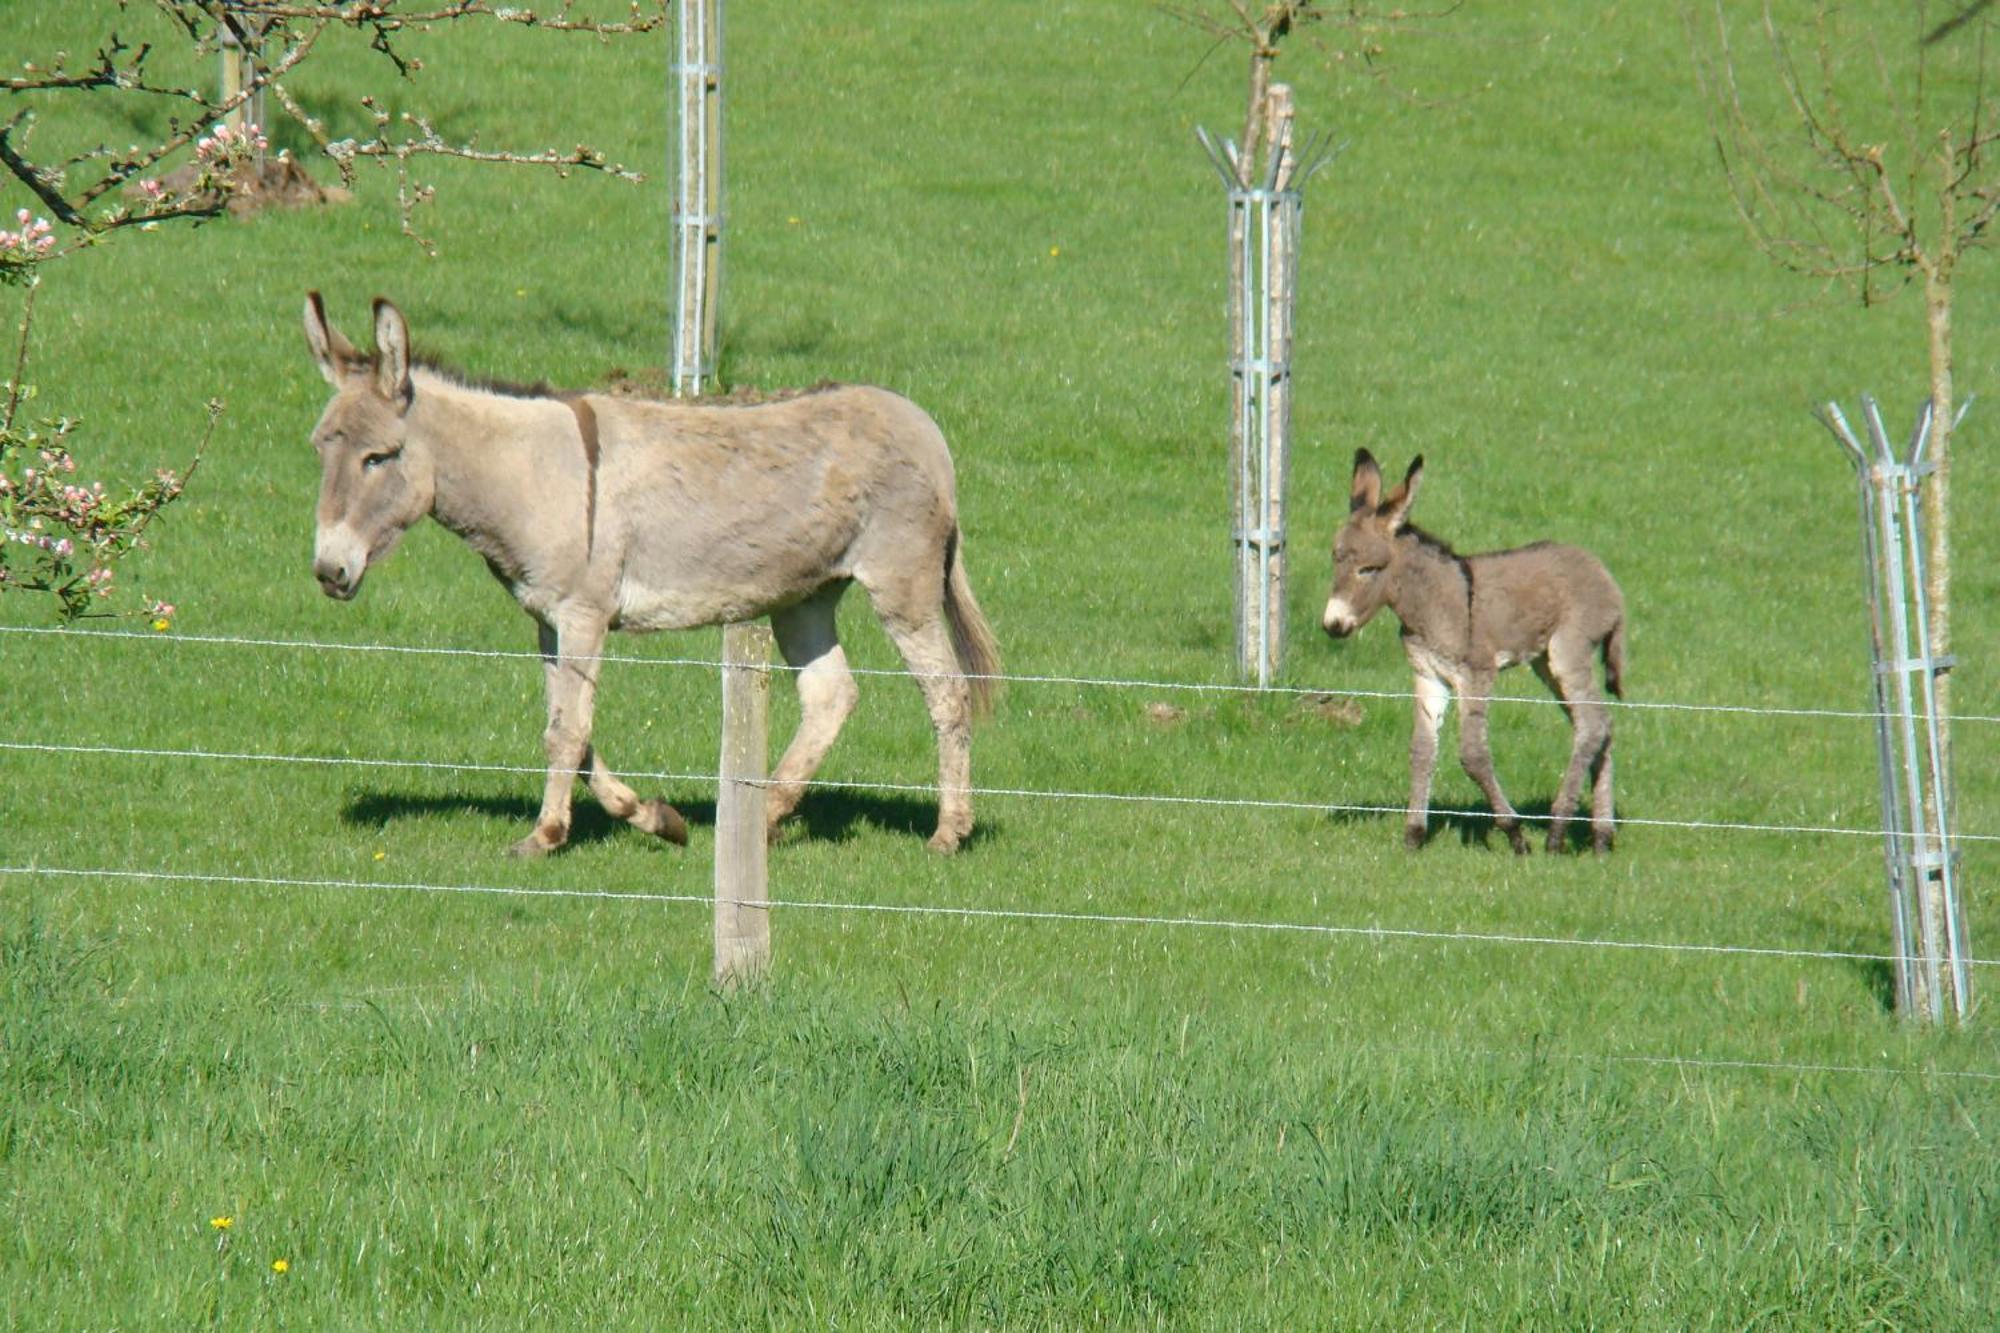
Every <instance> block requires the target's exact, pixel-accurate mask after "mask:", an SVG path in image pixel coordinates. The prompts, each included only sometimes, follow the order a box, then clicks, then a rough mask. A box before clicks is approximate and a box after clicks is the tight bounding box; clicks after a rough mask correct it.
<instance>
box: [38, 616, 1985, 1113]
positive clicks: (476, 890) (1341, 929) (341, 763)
mask: <svg viewBox="0 0 2000 1333" xmlns="http://www.w3.org/2000/svg"><path fill="white" fill-rule="evenodd" d="M0 634H22V635H55V636H61V637H63V638H65V639H66V640H68V641H71V642H81V641H85V640H113V641H130V640H143V641H145V642H146V643H148V644H156V645H188V646H216V647H228V648H239V649H243V648H247V649H263V650H277V651H309V652H345V653H370V654H408V655H417V656H427V657H430V656H446V657H456V658H472V659H499V660H526V661H540V660H541V655H540V654H538V653H532V652H514V651H506V650H489V649H471V648H460V647H449V646H418V645H404V644H384V643H344V642H337V641H316V640H300V639H282V638H252V637H244V636H227V635H163V634H146V633H141V632H132V631H102V630H99V631H90V632H84V633H80V632H78V631H74V630H62V629H47V628H40V627H21V626H0ZM599 660H601V661H605V662H620V663H632V664H639V665H648V666H674V667H692V668H704V669H717V668H720V667H721V666H722V665H723V664H722V663H721V662H718V661H714V660H710V659H706V658H698V657H671V658H656V657H639V656H620V655H610V654H607V655H605V656H604V657H602V658H601V659H599ZM773 669H774V670H783V669H784V668H782V667H774V668H773ZM856 672H857V674H863V675H905V674H908V673H906V672H903V671H900V670H868V669H856ZM994 679H996V680H999V681H1003V682H1006V683H1008V684H1023V685H1034V686H1073V687H1090V688H1108V689H1140V690H1155V691H1174V690H1180V691H1192V692H1200V693H1216V694H1244V693H1258V692H1261V693H1267V694H1268V693H1278V694H1286V695H1301V696H1313V697H1326V696H1333V697H1349V698H1372V699H1407V698H1410V697H1411V695H1410V694H1408V693H1406V692H1393V691H1349V690H1317V689H1302V688H1291V689H1282V690H1276V691H1257V690H1255V688H1254V687H1248V686H1239V685H1228V684H1215V683H1203V682H1180V681H1161V680H1127V679H1118V678H1113V677H1101V676H1062V675H1001V676H996V677H994ZM1503 698H1504V699H1506V701H1508V702H1528V703H1556V702H1557V701H1555V700H1553V699H1537V698H1533V697H1520V698H1515V697H1511V696H1503ZM1622 706H1624V707H1627V708H1646V709H1654V710H1663V711H1675V712H1686V713H1715V714H1736V715H1744V714H1749V715H1760V716H1774V717H1791V718H1827V719H1844V720H1873V719H1874V718H1875V717H1876V714H1874V713H1872V712H1867V711H1858V710H1842V709H1824V708H1798V707H1764V706H1757V705H1737V704H1702V703H1661V702H1630V701H1628V702H1624V703H1623V704H1622ZM1960 720H1962V721H1972V722H1992V721H2000V718H1990V717H1983V716H1974V717H1970V718H1963V719H1960ZM0 752H12V753H41V754H49V755H61V756H72V757H86V756H96V757H106V758H119V759H135V760H159V761H178V762H209V763H246V764H284V765H301V766H319V767H341V768H368V769H390V770H420V771H434V772H445V773H489V774H514V775H532V776H536V777H540V776H542V775H543V774H544V773H545V771H546V769H545V767H544V766H541V765H532V766H531V765H524V764H502V763H484V762H477V761H458V760H434V759H419V758H401V757H386V756H355V755H314V754H290V753H279V752H268V751H254V750H241V749H237V750H215V749H200V748H171V747H141V746H124V745H103V744H67V743H60V742H50V741H35V740H26V739H0ZM621 775H622V776H623V777H625V778H627V779H632V780H641V779H643V780H651V781H661V782H690V783H701V784H713V783H716V782H717V781H718V780H719V778H718V775H717V774H716V773H714V772H710V771H706V770H701V771H670V770H651V771H625V772H623V773H622V774H621ZM810 785H811V786H812V787H815V788H827V789H834V790H848V791H864V792H888V793H917V794H925V795H929V794H933V793H935V792H936V790H937V789H936V787H935V786H934V785H933V784H919V783H904V782H886V781H867V780H858V779H856V780H827V779H816V780H815V781H814V782H812V783H811V784H810ZM966 791H967V792H968V793H969V794H971V795H976V796H982V797H998V798H1011V799H1029V800H1048V801H1057V802H1064V803H1076V802H1117V803H1122V804H1132V805H1158V806H1169V807H1190V806H1192V807H1207V808H1216V809H1250V810H1265V811H1279V812H1284V811H1289V812H1301V813H1311V814H1319V815H1326V814H1364V815H1400V814H1402V813H1403V809H1404V807H1403V806H1401V805H1400V804H1397V805H1388V804H1367V803H1351V802H1329V801H1304V800H1286V799H1270V798H1261V797H1244V796H1218V795H1188V794H1175V793H1165V792H1110V791H1093V790H1065V789H1047V788H1031V787H1007V786H973V787H969V788H967V789H966ZM1450 813H1453V814H1455V815H1457V816H1459V817H1470V818H1475V819H1482V818H1483V819H1488V820H1490V819H1492V818H1493V817H1494V816H1493V815H1492V813H1491V812H1490V811H1487V810H1463V811H1455V812H1450ZM1549 818H1550V817H1549V816H1547V815H1522V816H1521V819H1522V822H1524V823H1537V822H1547V820H1548V819H1549ZM1619 822H1620V823H1621V824H1625V825H1639V826H1648V827H1657V828H1667V829H1685V830H1696V831H1723V832H1730V833H1752V834H1764V835H1777V834H1782V835H1812V836H1836V837H1867V838H1879V837H1883V836H1884V830H1882V829H1880V828H1877V827H1868V826H1853V825H1843V824H1808V823H1791V824H1788V823H1774V822H1752V821H1733V820H1732V821H1726V820H1701V819H1670V818H1645V817H1630V816H1624V817H1621V818H1620V821H1619ZM1958 836H1959V837H1960V839H1961V840H1963V841H1965V842H1969V843H1990V842H2000V834H1988V833H1962V834H1960V835H1958ZM10 876H11V877H19V876H45V877H59V878H71V879H88V880H98V881H122V882H128V883H185V884H222V885H235V886H255V887H269V888H286V889H317V890H329V891H334V890H339V891H374V892H383V891H394V892H408V893H426V894H458V895H486V896H505V897H531V898H542V899H563V898H567V899H596V900H615V901H618V902H622V903H631V904H645V903H652V904H681V905H700V906H704V907H713V906H714V904H715V902H716V898H715V896H714V895H713V894H709V893H701V894H663V893H625V892H617V891H610V890H584V889H561V888H518V887H506V886H497V885H483V884H432V883H422V882H370V881H360V880H338V879H316V878H300V877H280V876H259V875H237V874H217V873H203V872H194V871H171V870H149V869H135V868H116V867H76V866H39V865H32V864H29V865H0V877H10ZM768 906H770V907H771V908H773V909H782V910H788V911H814V912H846V913H856V914H873V915H877V916H896V917H923V918H931V919H945V920H949V919H955V920H961V921H1013V922H1024V923H1043V924H1071V925H1093V926H1119V927H1127V928H1148V929H1178V930H1199V931H1209V932H1217V931H1223V932H1238V933H1261V934H1265V935H1288V936H1294V937H1320V938H1344V939H1353V940H1364V941H1365V940H1372V941H1375V942H1377V943H1386V942H1392V941H1403V942H1428V943H1433V944H1450V945H1463V946H1512V947H1535V948H1548V949H1585V950H1605V951H1622V952H1626V953H1649V954H1655V955H1680V956H1734V957H1749V958H1765V959H1789V960H1796V961H1816V962H1845V963H1857V962H1858V963H1867V964H1881V965H1893V964H1895V963H1896V962H1897V961H1898V960H1897V959H1896V958H1894V957H1893V956H1892V955H1888V954H1881V953H1871V952H1866V951H1858V950H1837V949H1802V948H1785V947H1776V946H1765V945H1745V944H1732V943H1713V942H1674V941H1651V940H1629V939H1613V938H1585V937H1567V936H1557V935H1540V934H1532V933H1507V932H1495V931H1464V930H1438V929H1424V928H1418V927H1407V926H1387V925H1381V924H1356V923H1335V922H1311V921H1270V920H1241V919H1226V918H1215V917H1174V916H1162V915H1148V914H1142V913H1119V912H1093V911H1077V910H1061V909H1046V908H1026V907H998V906H967V905H953V904H936V903H885V902H853V901H837V900H830V899H813V898H780V899H774V900H771V901H770V902H769V904H768ZM1971 965H1972V966H1975V967H1993V966H2000V960H1989V959H1974V960H1971ZM1612 1058H1617V1059H1634V1060H1641V1061H1643V1062H1647V1063H1658V1064H1686V1065H1690V1066H1691V1067H1715V1068H1743V1069H1760V1068H1768V1069H1784V1070H1791V1071H1794V1072H1799V1071H1805V1072H1843V1073H1861V1072H1882V1071H1871V1070H1869V1069H1867V1068H1866V1067H1860V1066H1837V1065H1828V1066H1811V1065H1786V1064H1783V1063H1782V1062H1759V1061H1711V1060H1700V1059H1694V1060H1690V1059H1687V1058H1683V1057H1679V1056H1658V1057H1612ZM1935 1072H1946V1071H1935ZM1953 1076H1963V1077H1971V1078H1980V1079H1996V1080H2000V1074H1996V1075H1989V1074H1984V1073H1977V1072H1966V1073H1963V1074H1962V1075H1958V1074H1954V1075H1953Z"/></svg>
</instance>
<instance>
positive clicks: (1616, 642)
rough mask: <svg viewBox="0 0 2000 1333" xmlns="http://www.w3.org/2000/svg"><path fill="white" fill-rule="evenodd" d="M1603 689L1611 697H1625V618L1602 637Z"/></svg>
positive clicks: (1621, 618) (1620, 619)
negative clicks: (1610, 694) (1609, 692)
mask: <svg viewBox="0 0 2000 1333" xmlns="http://www.w3.org/2000/svg"><path fill="white" fill-rule="evenodd" d="M1604 688H1605V689H1607V690H1610V691H1611V693H1612V695H1613V697H1615V698H1619V699H1623V698H1624V697H1625V618H1624V617H1623V616H1620V617H1619V619H1618V623H1617V624H1616V625H1613V626H1612V627H1611V633H1609V634H1607V635H1606V636H1605V637H1604Z"/></svg>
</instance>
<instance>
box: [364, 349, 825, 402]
mask: <svg viewBox="0 0 2000 1333" xmlns="http://www.w3.org/2000/svg"><path fill="white" fill-rule="evenodd" d="M377 360H378V356H377V355H376V354H373V353H371V354H370V355H369V356H368V358H367V361H368V363H369V365H370V367H371V369H372V368H373V366H374V363H375V362H376V361H377ZM411 365H412V366H414V367H415V368H417V369H419V370H424V371H428V372H429V373H430V374H432V375H435V376H437V377H438V378H439V379H441V380H444V381H446V382H447V383H450V384H455V385H457V386H458V387H459V388H461V389H473V390H476V391H478V392H481V393H492V394H498V395H500V396H501V397H503V398H569V397H573V396H575V395H577V394H580V393H602V394H605V395H607V396H609V397H613V398H632V399H637V400H639V401H641V402H649V403H661V404H665V405H668V406H686V407H757V406H760V405H761V404H764V403H784V402H790V401H791V400H792V399H794V398H809V397H811V396H813V395H814V394H821V393H830V392H832V391H833V390H835V389H843V388H846V387H847V386H846V385H844V384H842V383H841V382H840V381H838V380H821V381H820V382H819V383H817V384H811V385H807V386H805V387H803V388H784V389H758V388H753V387H750V386H748V385H739V386H738V387H736V388H733V389H731V390H729V392H727V393H720V394H704V395H702V396H700V397H697V398H675V397H673V396H672V395H671V394H669V393H667V392H666V391H665V386H664V385H662V386H661V387H660V389H659V390H658V391H653V390H651V389H650V387H649V386H646V385H644V384H643V383H642V382H641V381H640V380H639V379H637V378H636V377H634V376H631V375H627V374H625V373H623V372H622V371H614V372H613V373H612V374H611V376H609V377H608V379H607V381H606V383H605V384H603V385H601V386H598V387H594V388H590V389H558V388H556V387H555V386H554V385H552V384H550V383H549V382H548V381H547V380H536V381H535V382H534V383H533V384H523V383H521V382H519V381H517V380H504V379H495V378H491V377H489V376H485V375H473V374H468V373H467V372H466V371H463V370H461V369H459V368H458V367H457V366H454V365H452V364H451V363H450V362H448V361H443V360H440V359H439V358H437V357H434V356H430V355H428V354H426V353H422V352H419V353H417V354H416V355H415V356H413V357H412V358H411Z"/></svg>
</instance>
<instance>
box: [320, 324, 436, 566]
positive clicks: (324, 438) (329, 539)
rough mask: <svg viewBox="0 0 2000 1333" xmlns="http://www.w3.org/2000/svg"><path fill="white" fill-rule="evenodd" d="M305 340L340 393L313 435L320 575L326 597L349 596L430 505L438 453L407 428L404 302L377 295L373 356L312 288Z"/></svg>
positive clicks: (335, 393)
mask: <svg viewBox="0 0 2000 1333" xmlns="http://www.w3.org/2000/svg"><path fill="white" fill-rule="evenodd" d="M306 345H307V346H308V347H310V348H311V349H312V355H313V360H314V361H315V362H316V363H317V364H318V365H319V373H320V374H322V375H324V376H326V382H327V383H328V384H331V385H332V386H333V401H332V402H330V403H328V404H327V405H326V411H325V412H324V413H322V414H321V415H320V419H319V425H317V426H315V427H313V435H312V442H313V448H314V449H316V450H317V451H318V452H319V461H320V480H319V510H318V513H317V520H318V531H317V533H316V535H315V537H314V541H313V574H314V575H315V576H316V577H317V578H318V579H319V586H320V588H321V589H322V590H323V591H324V592H325V593H326V595H327V596H329V597H338V598H339V599H341V600H342V601H346V600H347V599H348V598H350V597H352V596H354V594H355V593H356V592H358V591H359V590H360V588H361V576H362V575H363V574H366V573H367V572H368V566H370V565H372V564H374V563H375V561H376V560H378V559H380V558H381V557H382V556H385V555H387V554H388V553H389V552H390V550H392V549H393V548H394V547H395V545H396V540H397V538H399V537H401V536H402V535H403V532H404V530H405V529H407V528H408V527H409V526H410V525H411V524H412V523H415V522H416V521H417V520H418V519H420V518H422V517H423V516H424V515H425V514H428V513H429V512H430V510H431V498H432V493H433V477H432V470H431V459H430V455H429V452H428V451H427V450H426V449H424V448H423V446H422V444H421V443H420V442H419V441H414V440H410V439H408V438H406V434H405V431H404V428H403V427H404V417H405V415H406V414H407V413H408V412H409V410H410V396H411V388H410V330H409V326H408V325H407V324H405V323H404V321H403V313H402V312H401V311H400V310H398V309H396V307H395V306H393V305H391V304H390V303H389V302H387V301H383V300H377V301H376V302H375V353H374V355H372V356H370V355H367V354H365V353H362V352H358V351H356V350H355V349H354V345H353V344H352V343H350V342H348V341H347V339H346V338H344V337H342V336H341V334H340V330H339V329H336V328H334V327H333V325H332V324H330V323H328V322H327V318H326V306H325V304H324V303H323V302H321V300H320V297H319V293H318V292H309V293H308V294H307V295H306Z"/></svg>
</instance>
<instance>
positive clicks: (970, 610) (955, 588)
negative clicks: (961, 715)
mask: <svg viewBox="0 0 2000 1333" xmlns="http://www.w3.org/2000/svg"><path fill="white" fill-rule="evenodd" d="M964 545H965V543H964V539H963V537H962V536H961V535H960V533H959V531H958V529H957V528H955V527H954V528H953V529H952V530H951V537H950V539H949V540H947V541H946V542H945V547H944V615H945V620H946V621H947V622H948V623H949V624H950V626H951V646H952V648H953V649H954V650H956V652H957V653H958V667H959V670H961V671H963V672H964V673H965V678H966V684H967V685H968V686H970V687H971V689H972V707H973V711H974V712H976V713H981V714H984V713H990V712H992V711H993V704H994V701H995V700H997V699H998V698H999V697H1000V680H999V676H1000V644H999V641H998V640H996V639H995V638H994V637H993V627H992V626H991V625H989V624H987V623H986V616H985V614H984V613H983V612H981V611H980V609H979V603H978V602H976V601H974V600H973V597H972V584H971V583H969V582H968V581H967V580H966V577H965V551H964Z"/></svg>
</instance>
